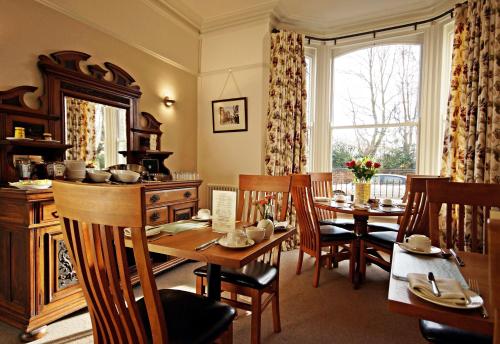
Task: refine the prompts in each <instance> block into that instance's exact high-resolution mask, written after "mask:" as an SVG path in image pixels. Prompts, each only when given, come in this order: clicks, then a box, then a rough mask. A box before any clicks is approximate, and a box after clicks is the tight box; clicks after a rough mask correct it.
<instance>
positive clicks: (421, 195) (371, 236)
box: [360, 177, 450, 278]
mask: <svg viewBox="0 0 500 344" xmlns="http://www.w3.org/2000/svg"><path fill="white" fill-rule="evenodd" d="M432 180H437V181H449V180H450V179H449V178H447V177H413V178H411V180H410V183H409V185H408V195H407V199H406V202H407V206H406V209H405V212H404V214H403V216H402V217H401V222H400V224H399V228H398V231H397V232H395V231H392V230H387V231H375V232H368V233H367V234H366V235H365V236H363V237H362V238H361V245H360V250H361V257H360V258H361V259H360V272H361V276H362V278H364V277H365V274H366V264H367V263H373V264H375V265H378V266H379V267H381V268H382V269H384V270H386V271H388V272H389V271H390V270H391V264H392V251H393V247H394V244H395V243H397V242H402V241H403V239H404V238H405V236H409V235H412V234H424V235H425V234H426V235H428V224H429V222H428V218H429V217H428V214H429V203H428V197H427V191H426V190H427V182H428V181H432ZM380 252H384V253H386V256H388V260H386V259H384V256H383V255H381V254H380Z"/></svg>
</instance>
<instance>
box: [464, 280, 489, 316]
mask: <svg viewBox="0 0 500 344" xmlns="http://www.w3.org/2000/svg"><path fill="white" fill-rule="evenodd" d="M469 289H470V290H472V291H473V292H475V293H476V294H477V295H479V296H481V291H480V290H479V282H478V281H477V280H475V279H471V278H469ZM481 316H482V317H483V318H485V319H486V318H488V317H489V314H488V311H487V310H486V307H484V304H483V305H482V306H481Z"/></svg>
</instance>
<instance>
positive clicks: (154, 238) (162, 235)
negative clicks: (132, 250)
mask: <svg viewBox="0 0 500 344" xmlns="http://www.w3.org/2000/svg"><path fill="white" fill-rule="evenodd" d="M167 235H171V234H170V233H163V234H158V235H156V236H154V237H153V238H151V239H148V242H152V241H155V240H158V239H160V238H163V237H164V236H167Z"/></svg>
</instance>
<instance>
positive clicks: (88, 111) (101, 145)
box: [64, 97, 127, 169]
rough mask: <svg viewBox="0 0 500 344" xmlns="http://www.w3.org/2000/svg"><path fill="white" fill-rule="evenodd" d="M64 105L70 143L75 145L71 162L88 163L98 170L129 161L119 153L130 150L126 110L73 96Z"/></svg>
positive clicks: (66, 98)
mask: <svg viewBox="0 0 500 344" xmlns="http://www.w3.org/2000/svg"><path fill="white" fill-rule="evenodd" d="M64 105H65V121H66V122H65V128H66V143H67V144H71V145H73V148H71V149H68V150H67V151H66V158H67V159H71V160H84V161H85V162H86V164H87V166H93V167H94V168H96V169H104V168H107V167H109V166H112V165H116V164H125V163H126V162H127V159H126V158H125V157H124V156H123V155H121V154H120V153H118V152H119V151H124V150H127V122H126V115H127V112H126V110H125V109H121V108H117V107H113V106H109V105H104V104H99V103H94V102H91V101H87V100H83V99H76V98H72V97H64Z"/></svg>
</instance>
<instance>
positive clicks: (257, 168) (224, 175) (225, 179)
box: [198, 21, 269, 206]
mask: <svg viewBox="0 0 500 344" xmlns="http://www.w3.org/2000/svg"><path fill="white" fill-rule="evenodd" d="M268 42H269V22H268V21H263V22H257V23H253V24H246V25H243V26H239V27H232V28H230V29H225V30H219V31H214V32H211V33H208V34H204V35H202V48H201V73H200V77H199V80H198V84H199V86H198V170H199V172H200V174H201V176H202V178H203V179H204V181H205V183H204V185H203V187H202V188H201V189H200V194H201V205H202V206H203V205H204V204H205V202H206V188H205V187H206V184H208V183H215V184H230V185H237V184H238V175H239V174H245V173H246V174H261V173H262V172H263V152H264V130H265V119H266V109H267V75H268V69H269V67H268V51H269V46H268ZM229 69H231V70H232V73H233V75H234V79H235V80H236V84H237V85H235V81H234V80H233V78H232V77H230V78H229V79H228V80H227V84H226V87H225V89H224V92H223V93H221V92H222V90H223V88H224V83H225V82H226V79H227V77H228V70H229ZM239 91H241V94H240V93H239ZM241 96H243V97H248V114H247V115H248V131H246V132H234V133H217V134H214V133H213V130H212V107H211V106H212V103H211V102H212V100H216V99H225V98H235V97H241Z"/></svg>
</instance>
